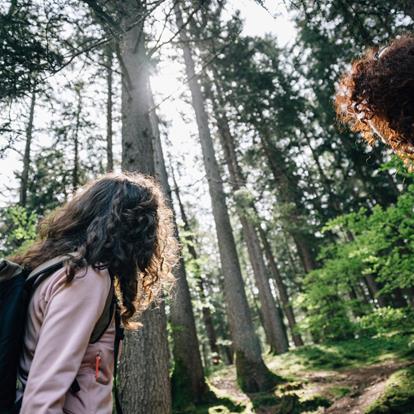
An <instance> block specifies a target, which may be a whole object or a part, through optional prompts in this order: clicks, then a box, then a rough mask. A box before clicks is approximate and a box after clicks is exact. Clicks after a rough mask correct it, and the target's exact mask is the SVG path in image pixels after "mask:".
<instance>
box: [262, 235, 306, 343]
mask: <svg viewBox="0 0 414 414" xmlns="http://www.w3.org/2000/svg"><path fill="white" fill-rule="evenodd" d="M259 231H260V237H261V239H262V243H263V247H264V251H265V254H266V258H267V262H268V263H269V266H270V269H271V271H272V275H273V278H274V279H275V282H276V286H277V290H278V292H279V297H280V302H281V303H282V306H283V310H284V312H285V315H286V319H287V321H288V324H289V328H290V332H291V335H292V339H293V343H294V344H295V346H302V345H303V339H302V337H301V336H300V334H299V333H297V326H296V318H295V314H294V313H293V309H292V305H291V304H290V301H289V295H288V292H287V289H286V286H285V282H284V281H283V278H282V275H281V274H280V272H279V269H278V267H277V265H276V260H275V257H274V256H273V252H272V248H271V246H270V243H269V240H268V239H267V237H266V234H265V232H264V230H263V229H262V228H260V227H259Z"/></svg>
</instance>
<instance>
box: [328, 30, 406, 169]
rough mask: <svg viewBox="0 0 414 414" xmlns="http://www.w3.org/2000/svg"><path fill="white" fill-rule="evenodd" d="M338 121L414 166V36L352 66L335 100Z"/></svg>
mask: <svg viewBox="0 0 414 414" xmlns="http://www.w3.org/2000/svg"><path fill="white" fill-rule="evenodd" d="M335 107H336V112H337V115H338V117H339V119H340V120H341V121H343V122H345V123H348V124H349V125H350V126H351V129H352V130H353V131H355V132H360V133H361V134H362V136H363V137H364V138H365V139H366V140H367V141H368V142H369V143H370V144H372V143H374V141H376V139H377V138H380V139H381V140H382V141H384V142H385V143H386V144H388V145H389V146H391V148H392V149H393V150H394V151H395V152H396V153H397V154H398V155H399V156H400V157H401V158H402V159H403V160H404V162H405V163H406V164H407V165H408V166H410V168H413V165H414V36H413V35H411V34H406V35H403V36H401V37H398V38H397V39H395V40H393V41H392V42H391V43H390V44H389V45H388V46H386V47H385V48H383V49H381V50H379V49H378V48H371V49H369V50H367V52H366V53H365V54H364V56H363V57H362V58H360V59H357V60H355V61H354V62H353V64H352V68H351V70H350V71H348V72H347V73H345V75H344V76H343V77H342V79H341V80H340V82H339V85H338V89H337V93H336V96H335Z"/></svg>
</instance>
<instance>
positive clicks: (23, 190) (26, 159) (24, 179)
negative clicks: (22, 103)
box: [19, 87, 36, 207]
mask: <svg viewBox="0 0 414 414" xmlns="http://www.w3.org/2000/svg"><path fill="white" fill-rule="evenodd" d="M35 106H36V89H35V87H33V90H32V93H31V95H30V108H29V119H28V121H27V127H26V143H25V148H24V156H23V171H22V174H21V177H20V199H19V204H20V205H21V206H22V207H25V206H26V200H27V189H28V184H29V183H28V180H29V170H30V160H31V158H30V156H31V147H32V138H33V128H34V113H35Z"/></svg>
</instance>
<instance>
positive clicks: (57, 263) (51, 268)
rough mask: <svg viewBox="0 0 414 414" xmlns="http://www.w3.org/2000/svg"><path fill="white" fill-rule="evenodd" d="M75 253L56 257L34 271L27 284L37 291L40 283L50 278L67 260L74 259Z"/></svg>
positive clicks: (30, 274) (28, 277)
mask: <svg viewBox="0 0 414 414" xmlns="http://www.w3.org/2000/svg"><path fill="white" fill-rule="evenodd" d="M73 255H74V253H68V254H64V255H61V256H57V257H54V258H53V259H50V260H48V261H46V262H44V263H42V264H41V265H39V266H37V267H36V268H35V269H33V270H32V271H31V272H30V273H29V275H28V276H27V279H26V284H27V285H28V286H30V287H31V288H32V289H33V290H34V289H36V288H37V287H38V286H39V285H40V283H42V282H43V280H45V279H46V278H47V277H49V276H50V275H51V274H52V273H53V272H55V271H56V270H59V269H60V268H61V267H62V266H63V264H64V263H65V261H66V260H68V259H70V258H71V257H73Z"/></svg>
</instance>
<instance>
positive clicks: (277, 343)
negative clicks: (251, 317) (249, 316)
mask: <svg viewBox="0 0 414 414" xmlns="http://www.w3.org/2000/svg"><path fill="white" fill-rule="evenodd" d="M216 87H217V85H216ZM206 91H207V92H208V96H209V97H210V99H211V101H212V104H213V111H214V116H215V119H216V122H217V128H218V133H219V137H220V142H221V146H222V149H223V154H224V158H225V162H226V164H227V168H228V171H229V175H230V182H231V186H232V190H233V193H234V194H237V192H238V191H240V190H243V189H244V188H245V186H246V180H245V178H244V175H243V172H242V171H241V168H240V165H239V162H238V160H237V155H236V149H235V144H234V138H233V136H232V133H231V130H230V126H229V121H228V119H227V116H226V113H225V109H224V101H223V99H221V97H220V96H221V95H220V92H221V91H217V93H216V96H213V93H212V89H211V87H210V84H209V80H207V81H206ZM244 204H245V203H243V202H242V201H241V202H240V201H239V203H238V208H237V212H238V216H239V219H240V223H241V226H242V231H243V236H244V239H245V241H246V244H247V251H248V254H249V259H250V263H251V265H252V268H253V273H254V276H255V280H256V285H257V289H258V292H259V300H260V308H261V314H262V315H263V323H264V329H265V332H266V337H267V339H268V341H269V345H270V348H271V351H272V352H276V353H283V352H286V351H287V350H288V348H289V344H288V341H287V338H286V336H285V330H284V327H283V320H282V318H281V317H280V313H279V312H278V310H277V308H276V304H275V299H274V297H273V294H272V291H271V287H270V283H269V275H268V273H267V269H266V265H265V262H264V259H263V253H262V248H261V245H260V239H259V236H258V234H257V231H256V228H255V219H256V218H255V217H252V214H254V212H255V208H254V206H250V205H248V206H246V205H244ZM252 207H253V208H252Z"/></svg>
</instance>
